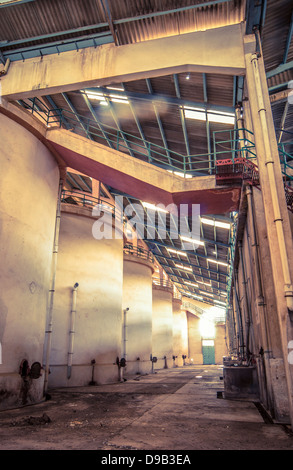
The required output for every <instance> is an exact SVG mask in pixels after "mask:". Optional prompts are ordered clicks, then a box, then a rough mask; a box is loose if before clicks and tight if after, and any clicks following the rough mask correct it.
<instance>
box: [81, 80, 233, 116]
mask: <svg viewBox="0 0 293 470" xmlns="http://www.w3.org/2000/svg"><path fill="white" fill-rule="evenodd" d="M97 91H98V92H100V93H103V94H110V93H112V91H111V90H110V89H109V88H107V87H102V86H101V87H96V88H86V90H85V92H97ZM115 95H117V96H121V98H125V97H127V98H128V99H131V100H138V101H150V102H153V101H154V100H155V101H156V103H162V104H169V105H173V106H182V107H183V106H186V107H190V108H201V109H203V110H205V111H210V112H212V111H217V113H223V114H225V113H234V112H235V108H234V106H221V105H217V104H210V103H208V102H200V101H190V100H186V99H182V98H178V97H176V98H175V97H174V96H166V95H160V94H154V93H138V92H133V91H127V90H125V91H120V90H115Z"/></svg>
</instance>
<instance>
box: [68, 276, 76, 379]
mask: <svg viewBox="0 0 293 470" xmlns="http://www.w3.org/2000/svg"><path fill="white" fill-rule="evenodd" d="M77 288H78V283H77V282H76V283H75V284H74V286H73V290H72V307H71V319H70V330H69V348H68V359H67V378H68V379H70V377H71V369H72V356H73V344H74V333H75V317H76V298H77Z"/></svg>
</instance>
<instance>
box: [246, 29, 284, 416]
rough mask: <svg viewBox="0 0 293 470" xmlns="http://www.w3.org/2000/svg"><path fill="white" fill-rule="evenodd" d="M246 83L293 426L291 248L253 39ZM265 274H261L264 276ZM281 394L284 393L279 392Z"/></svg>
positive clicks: (248, 43) (259, 59) (266, 99)
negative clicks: (290, 356) (290, 357)
mask: <svg viewBox="0 0 293 470" xmlns="http://www.w3.org/2000/svg"><path fill="white" fill-rule="evenodd" d="M244 49H245V61H246V83H247V90H248V98H249V104H250V110H251V120H252V124H253V132H254V138H255V146H256V153H257V164H258V170H259V178H260V185H261V191H262V196H263V201H264V214H265V221H266V228H267V234H268V241H269V250H270V257H271V263H272V273H273V282H272V287H273V289H274V291H275V295H276V307H277V308H276V313H275V315H277V318H278V323H279V328H280V337H281V349H282V356H283V357H282V360H283V364H281V367H284V371H285V381H286V386H287V395H288V414H289V421H290V423H291V425H292V424H293V366H292V365H291V364H289V361H288V347H289V343H290V341H292V338H293V331H292V326H293V318H292V316H293V287H292V279H293V272H292V266H293V244H292V232H291V228H290V222H289V217H288V210H287V206H286V200H285V194H284V189H283V181H282V173H281V166H280V161H279V153H278V146H277V140H276V135H275V129H274V122H273V117H272V112H271V106H270V100H269V94H268V88H267V82H266V75H265V68H264V62H263V57H262V51H260V54H256V53H255V51H256V41H255V38H254V37H253V36H247V37H245V38H244ZM264 274H265V273H264ZM282 391H284V390H282Z"/></svg>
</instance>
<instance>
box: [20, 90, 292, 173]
mask: <svg viewBox="0 0 293 470" xmlns="http://www.w3.org/2000/svg"><path fill="white" fill-rule="evenodd" d="M21 104H22V105H23V107H25V108H26V109H27V110H29V111H31V113H33V114H34V115H36V116H38V118H39V119H41V120H43V121H44V122H45V124H46V125H47V126H48V127H49V126H50V127H52V126H58V127H64V128H66V129H67V130H70V131H73V132H76V133H80V132H81V133H82V134H85V135H86V137H87V138H89V139H91V140H93V141H95V142H99V143H103V144H105V145H108V146H109V147H110V148H112V149H115V150H117V151H121V152H124V153H125V152H126V153H128V154H130V155H131V156H133V157H135V158H139V159H142V160H144V161H147V162H149V163H151V164H153V165H155V166H158V167H161V168H164V169H167V170H169V171H171V172H174V173H179V174H180V175H181V176H183V177H195V176H205V175H212V174H215V175H216V176H217V178H218V181H224V178H223V176H224V172H225V171H226V170H229V173H230V174H232V173H234V174H235V175H238V177H239V178H240V177H241V175H243V179H247V178H250V177H252V178H254V177H255V176H256V171H255V170H256V169H257V166H256V165H255V164H254V165H253V162H252V160H254V161H255V162H256V149H255V145H254V142H253V133H252V132H251V131H249V130H248V129H244V128H243V129H234V128H233V129H225V130H220V131H214V132H213V133H212V134H213V135H212V142H213V151H212V152H210V153H204V154H196V155H183V154H180V153H178V152H175V151H173V150H170V149H166V148H165V147H163V146H160V145H157V144H154V143H152V142H149V141H146V140H144V139H142V138H141V137H138V136H136V135H133V134H129V133H127V132H124V131H121V130H119V129H117V128H114V127H111V126H108V125H106V124H104V123H102V122H100V121H98V120H95V119H93V118H88V117H85V116H82V115H80V114H77V113H75V112H73V111H69V110H67V109H63V108H54V109H51V108H48V107H47V106H46V104H45V103H43V102H42V101H41V100H40V99H39V98H33V99H29V100H28V101H26V102H21ZM283 132H285V131H283ZM292 135H293V134H292ZM286 136H287V134H286ZM288 136H289V137H290V139H291V134H290V133H289V134H288ZM289 137H288V138H289ZM278 147H279V153H280V161H281V165H282V171H283V174H284V176H285V178H287V180H289V181H291V180H293V163H291V162H293V155H292V142H285V143H284V142H281V143H279V144H278ZM228 164H229V168H228ZM225 165H226V168H225ZM253 172H254V175H252V173H253ZM247 175H248V176H247ZM251 175H252V176H251ZM226 181H227V182H228V181H229V178H228V177H227V178H226Z"/></svg>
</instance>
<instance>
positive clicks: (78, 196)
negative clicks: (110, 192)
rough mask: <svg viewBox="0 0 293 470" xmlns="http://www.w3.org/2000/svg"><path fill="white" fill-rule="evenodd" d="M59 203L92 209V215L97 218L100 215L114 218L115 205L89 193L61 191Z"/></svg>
mask: <svg viewBox="0 0 293 470" xmlns="http://www.w3.org/2000/svg"><path fill="white" fill-rule="evenodd" d="M61 202H62V203H65V204H71V205H74V206H81V207H87V208H88V209H92V215H93V216H95V215H97V216H99V215H100V214H101V213H105V212H107V213H111V214H112V215H113V217H115V209H116V208H115V205H114V204H112V203H111V202H108V201H106V200H104V199H101V198H97V197H94V196H92V195H91V194H90V193H85V192H79V191H69V190H63V191H62V193H61Z"/></svg>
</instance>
